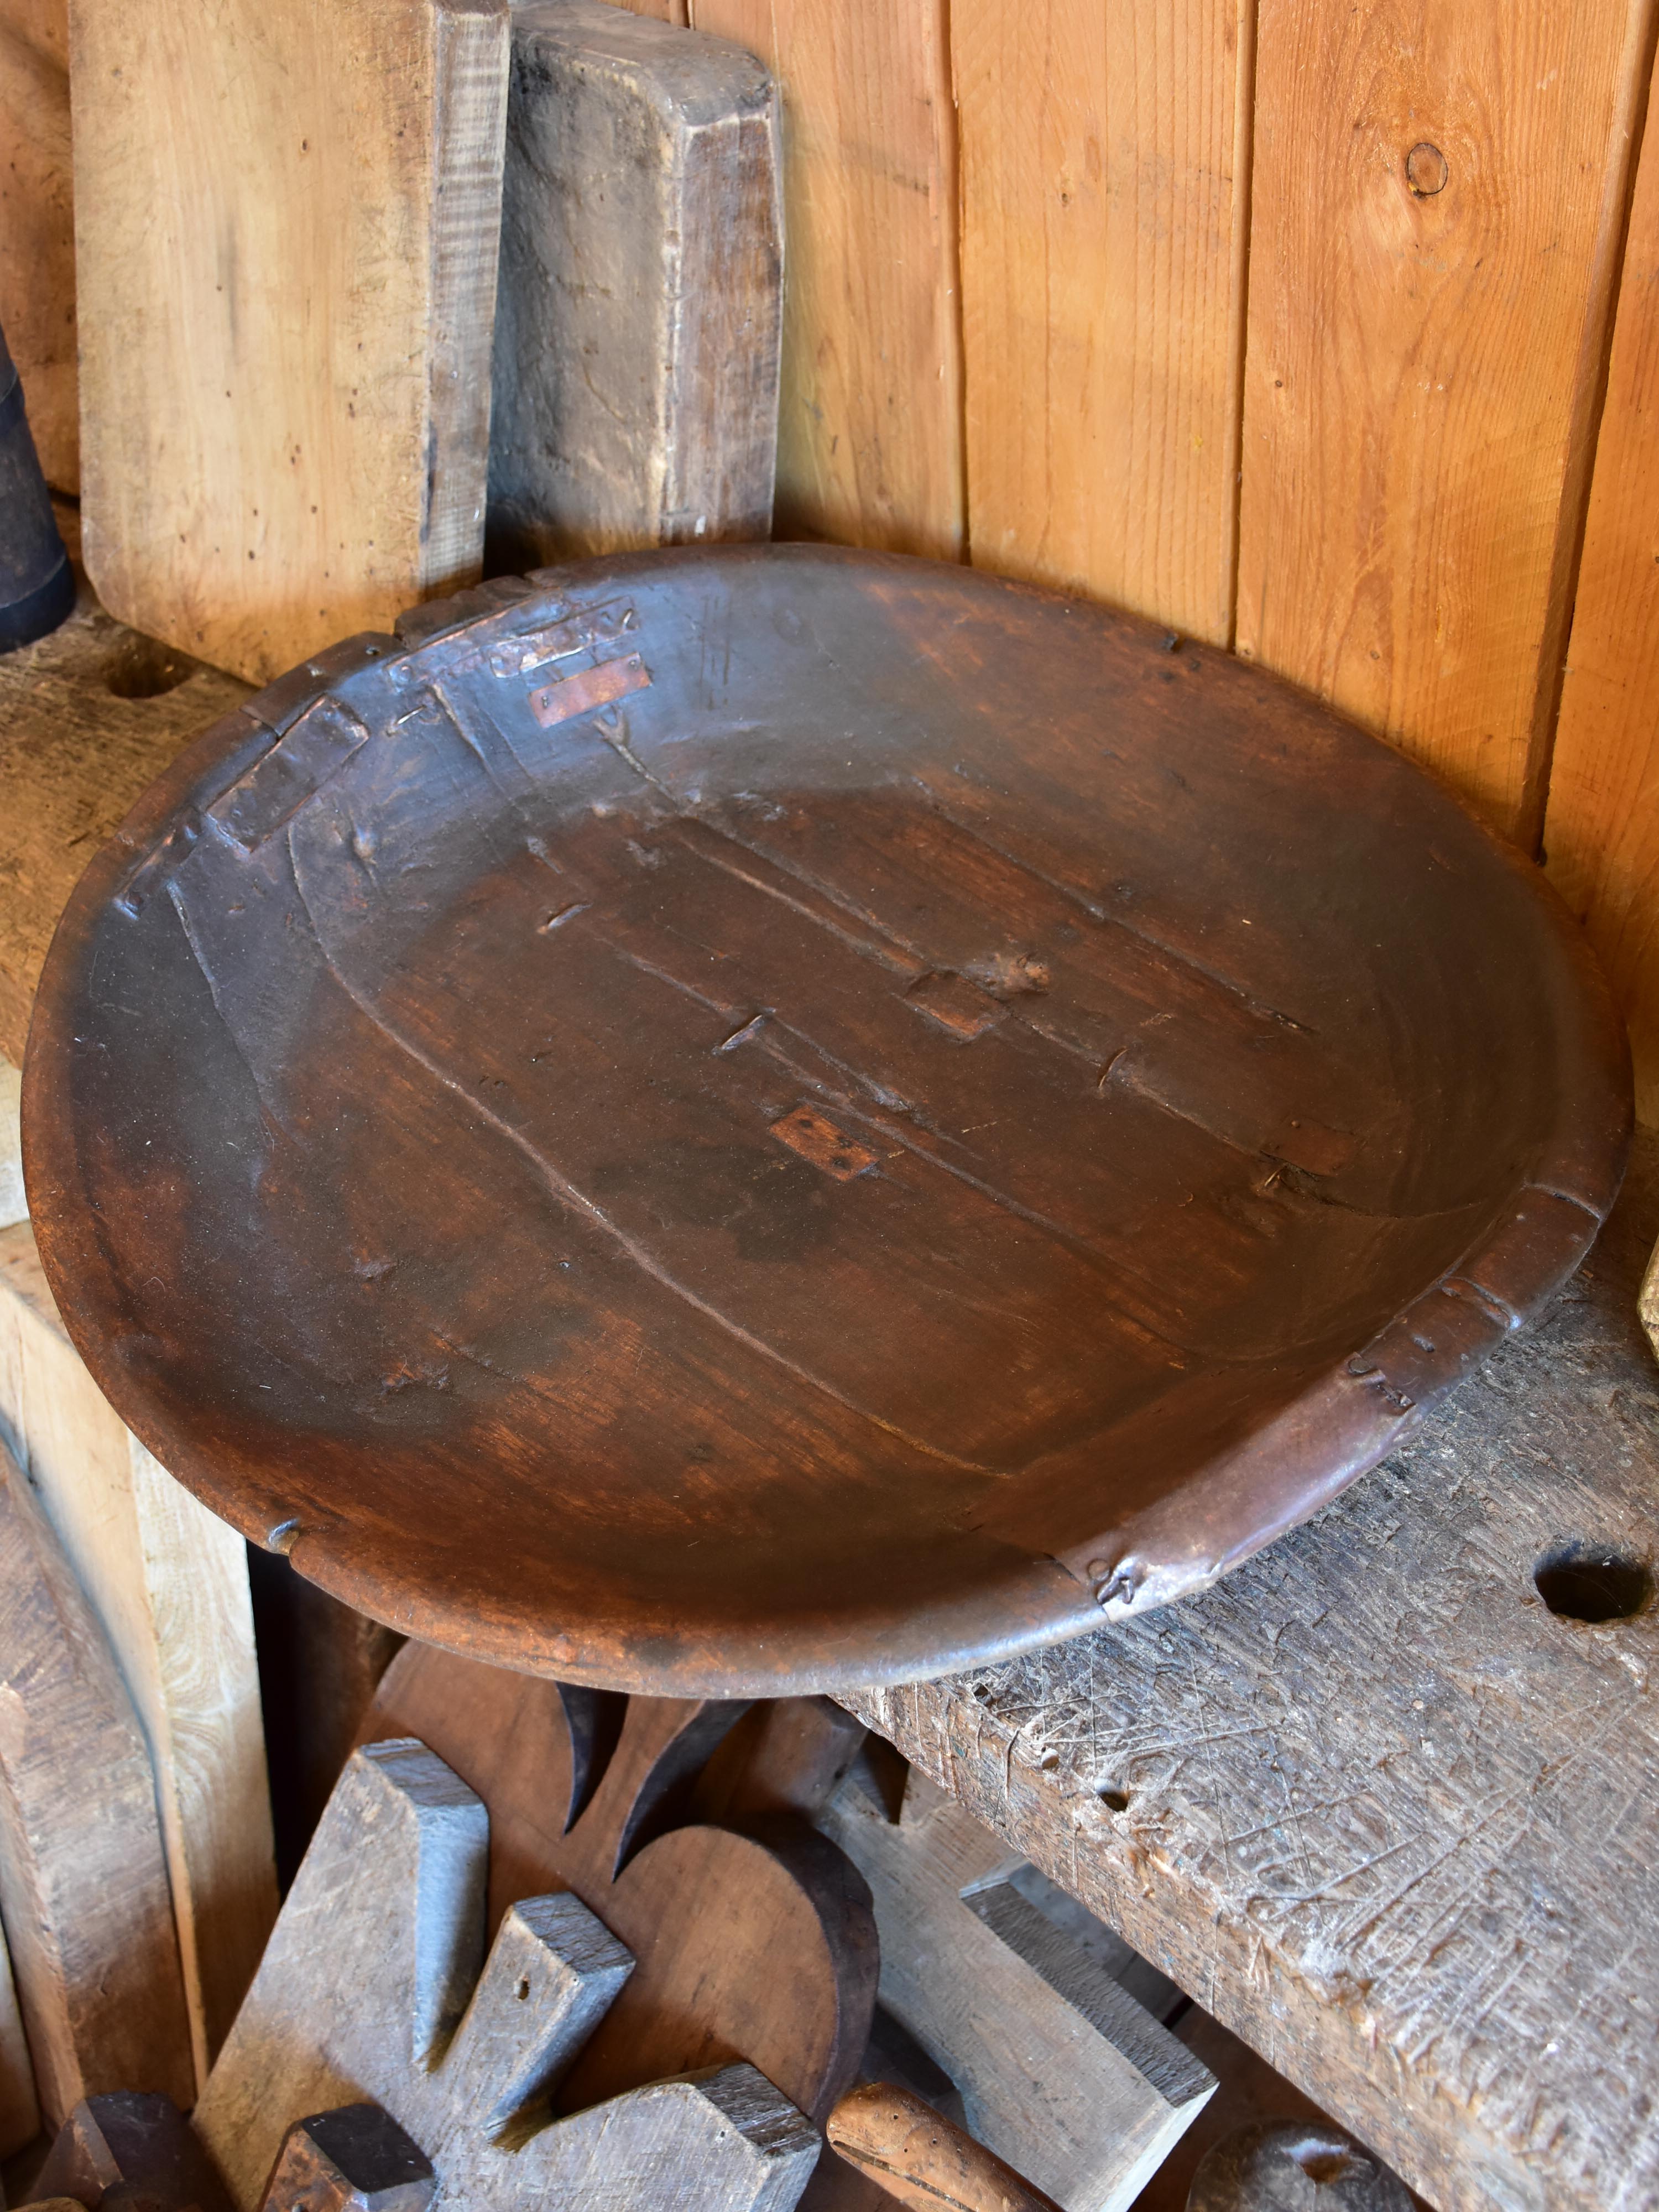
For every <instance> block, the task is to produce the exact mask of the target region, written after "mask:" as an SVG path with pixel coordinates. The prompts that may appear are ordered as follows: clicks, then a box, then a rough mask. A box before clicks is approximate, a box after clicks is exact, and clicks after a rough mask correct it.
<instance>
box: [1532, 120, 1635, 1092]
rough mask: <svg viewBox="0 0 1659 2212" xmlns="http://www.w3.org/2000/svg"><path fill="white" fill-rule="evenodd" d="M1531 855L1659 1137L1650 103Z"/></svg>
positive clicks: (1621, 275) (1620, 281)
mask: <svg viewBox="0 0 1659 2212" xmlns="http://www.w3.org/2000/svg"><path fill="white" fill-rule="evenodd" d="M1544 848H1545V852H1546V854H1547V858H1548V866H1549V872H1550V874H1551V877H1552V878H1553V880H1554V882H1555V884H1556V885H1557V886H1558V888H1559V890H1560V891H1561V893H1562V895H1563V896H1564V897H1565V899H1566V902H1567V903H1568V905H1569V906H1571V908H1572V910H1573V912H1574V913H1575V914H1576V915H1578V917H1579V919H1580V920H1581V921H1583V924H1584V927H1585V928H1586V930H1587V931H1588V932H1589V939H1590V942H1591V944H1592V945H1595V949H1596V951H1598V952H1599V953H1600V955H1601V962H1602V964H1603V966H1604V967H1605V968H1606V969H1607V975H1608V976H1609V978H1610V979H1611V981H1612V983H1613V989H1614V991H1615V992H1616V993H1617V994H1618V996H1619V1000H1620V1004H1621V1005H1622V1006H1623V1007H1624V1010H1625V1014H1626V1018H1627V1020H1628V1021H1629V1023H1630V1029H1631V1045H1632V1051H1633V1053H1634V1056H1635V1060H1636V1098H1637V1110H1638V1113H1639V1114H1641V1115H1642V1116H1643V1117H1644V1120H1647V1121H1659V100H1652V101H1650V105H1649V108H1648V118H1647V128H1646V131H1645V134H1644V144H1643V151H1642V160H1641V166H1640V167H1639V169H1638V173H1637V178H1636V186H1635V193H1634V197H1633V200H1632V207H1631V218H1630V234H1629V240H1628V244H1627V246H1626V252H1625V258H1624V264H1623V268H1622V270H1621V271H1620V280H1619V313H1618V319H1617V321H1616V323H1615V325H1614V328H1613V352H1612V357H1611V360H1610V362H1609V364H1608V373H1607V404H1606V407H1605V409H1604V410H1603V412H1602V416H1601V432H1600V435H1599V437H1598V439H1597V441H1596V447H1595V477H1594V480H1593V482H1592V484H1591V488H1590V500H1589V516H1588V519H1587V520H1586V523H1585V529H1584V552H1583V562H1582V563H1581V564H1580V567H1579V571H1578V594H1577V601H1576V604H1575V606H1574V611H1573V619H1572V635H1571V641H1570V644H1569V647H1568V651H1567V669H1566V676H1565V681H1564V683H1563V686H1562V692H1561V718H1560V722H1559V726H1558V728H1557V731H1556V734H1555V750H1554V753H1553V757H1552V760H1551V763H1550V787H1549V811H1548V814H1547V817H1546V820H1545V825H1544Z"/></svg>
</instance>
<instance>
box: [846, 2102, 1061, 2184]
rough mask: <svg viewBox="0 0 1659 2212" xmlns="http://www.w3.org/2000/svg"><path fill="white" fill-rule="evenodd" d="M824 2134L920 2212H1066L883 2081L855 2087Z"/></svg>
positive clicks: (851, 2160) (946, 2122)
mask: <svg viewBox="0 0 1659 2212" xmlns="http://www.w3.org/2000/svg"><path fill="white" fill-rule="evenodd" d="M825 2133H826V2134H827V2135H828V2136H829V2141H830V2142H832V2143H833V2144H834V2146H835V2148H836V2150H838V2151H839V2152H840V2154H841V2155H842V2157H843V2158H844V2159H845V2160H847V2161H848V2164H849V2165H851V2166H855V2167H856V2168H857V2169H858V2170H859V2171H860V2172H861V2173H863V2174H865V2175H866V2176H867V2177H868V2178H869V2179H871V2180H872V2181H875V2182H878V2184H879V2185H880V2186H881V2187H882V2188H883V2189H884V2191H886V2193H887V2194H888V2196H890V2197H892V2198H893V2199H894V2201H895V2202H896V2203H900V2204H906V2205H911V2206H914V2207H915V2208H916V2212H939V2208H942V2207H945V2206H949V2207H951V2208H952V2212H1060V2207H1059V2206H1058V2205H1057V2204H1056V2203H1054V2198H1053V2197H1045V2196H1044V2195H1043V2193H1042V2191H1041V2190H1040V2189H1033V2188H1032V2187H1031V2185H1030V2183H1029V2182H1027V2181H1026V2180H1024V2179H1023V2177H1022V2176H1021V2175H1019V2174H1018V2173H1016V2172H1014V2170H1013V2168H1012V2166H1007V2165H1006V2164H1005V2163H1004V2162H1003V2160H1001V2159H1000V2158H998V2157H997V2156H996V2155H995V2154H994V2152H991V2151H988V2150H987V2149H986V2148H985V2146H984V2145H983V2144H982V2143H976V2142H975V2141H974V2139H973V2137H972V2136H970V2135H968V2134H966V2133H965V2132H964V2131H963V2130H962V2129H961V2128H958V2127H954V2126H952V2124H951V2122H950V2121H949V2120H945V2119H942V2118H940V2117H939V2113H937V2112H935V2111H934V2110H933V2106H931V2105H927V2104H925V2103H924V2102H923V2101H922V2100H921V2098H920V2097H917V2096H915V2095H912V2094H911V2093H908V2091H906V2090H903V2089H894V2088H890V2087H888V2086H887V2085H886V2084H885V2083H884V2082H873V2081H872V2082H866V2083H865V2084H864V2085H863V2086H862V2087H859V2088H856V2089H849V2090H848V2093H847V2094H846V2095H845V2096H844V2097H843V2098H842V2100H841V2102H840V2103H839V2104H838V2105H837V2106H836V2109H835V2110H834V2112H831V2113H830V2115H829V2123H828V2125H827V2127H826V2129H825Z"/></svg>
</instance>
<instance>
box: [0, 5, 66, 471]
mask: <svg viewBox="0 0 1659 2212" xmlns="http://www.w3.org/2000/svg"><path fill="white" fill-rule="evenodd" d="M0 328H3V330H4V331H5V334H6V343H7V346H8V347H9V349H10V353H11V357H12V359H13V360H14V361H15V362H16V364H17V373H18V374H19V375H20V376H21V378H22V380H23V400H24V404H25V405H26V406H27V409H28V417H29V428H30V429H31V430H33V433H34V449H35V451H36V452H37V453H39V454H40V466H41V468H42V469H43V470H44V471H45V472H46V482H47V483H49V484H51V485H52V487H53V488H54V489H56V490H58V491H66V492H73V491H75V490H76V489H78V488H79V485H80V480H81V475H80V471H81V463H80V453H79V438H78V434H77V426H76V384H75V216H74V206H73V193H72V191H71V186H70V84H69V9H68V6H67V4H66V0H0Z"/></svg>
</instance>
